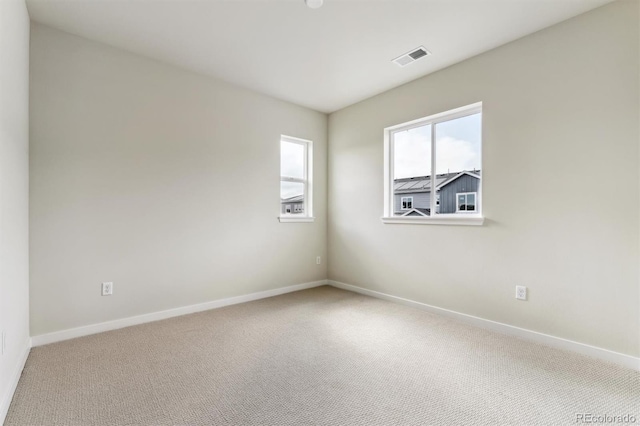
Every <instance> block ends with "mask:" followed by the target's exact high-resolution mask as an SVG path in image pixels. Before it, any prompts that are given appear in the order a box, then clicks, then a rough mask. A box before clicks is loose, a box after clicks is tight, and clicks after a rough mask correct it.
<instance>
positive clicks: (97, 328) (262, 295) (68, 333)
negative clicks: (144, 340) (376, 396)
mask: <svg viewBox="0 0 640 426" xmlns="http://www.w3.org/2000/svg"><path fill="white" fill-rule="evenodd" d="M326 284H327V280H320V281H313V282H309V283H303V284H296V285H291V286H288V287H280V288H276V289H273V290H265V291H259V292H257V293H251V294H245V295H242V296H235V297H228V298H226V299H218V300H212V301H210V302H205V303H199V304H197V305H190V306H182V307H180V308H174V309H167V310H166V311H159V312H152V313H150V314H144V315H137V316H135V317H128V318H122V319H118V320H113V321H107V322H102V323H98V324H91V325H86V326H83V327H77V328H70V329H68V330H62V331H55V332H53V333H47V334H41V335H39V336H32V337H31V341H32V345H33V346H34V347H35V346H42V345H48V344H49V343H55V342H61V341H63V340H69V339H75V338H76V337H82V336H88V335H90V334H97V333H102V332H104V331H110V330H117V329H119V328H124V327H130V326H132V325H138V324H144V323H148V322H152V321H158V320H163V319H167V318H172V317H177V316H180V315H187V314H193V313H196V312H202V311H208V310H210V309H216V308H222V307H224V306H230V305H236V304H238V303H245V302H251V301H253V300H258V299H266V298H267V297H273V296H279V295H281V294H285V293H291V292H294V291H299V290H306V289H308V288H313V287H319V286H321V285H326Z"/></svg>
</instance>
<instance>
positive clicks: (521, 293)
mask: <svg viewBox="0 0 640 426" xmlns="http://www.w3.org/2000/svg"><path fill="white" fill-rule="evenodd" d="M516 299H518V300H527V288H526V287H525V286H523V285H517V286H516Z"/></svg>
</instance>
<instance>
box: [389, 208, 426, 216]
mask: <svg viewBox="0 0 640 426" xmlns="http://www.w3.org/2000/svg"><path fill="white" fill-rule="evenodd" d="M430 211H431V210H430V209H421V208H418V207H416V208H413V209H411V210H409V211H408V212H406V213H404V214H403V215H402V216H429V212H430ZM396 214H399V213H396Z"/></svg>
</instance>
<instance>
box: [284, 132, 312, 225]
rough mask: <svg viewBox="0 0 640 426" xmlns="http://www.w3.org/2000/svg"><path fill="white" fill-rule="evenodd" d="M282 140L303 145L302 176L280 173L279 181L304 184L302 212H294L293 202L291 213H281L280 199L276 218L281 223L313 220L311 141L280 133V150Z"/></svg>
mask: <svg viewBox="0 0 640 426" xmlns="http://www.w3.org/2000/svg"><path fill="white" fill-rule="evenodd" d="M282 142H289V143H295V144H299V145H302V146H303V147H304V154H303V155H304V170H303V177H302V178H296V177H291V176H282V175H280V182H298V183H302V184H303V185H304V199H303V201H302V206H303V207H302V208H303V212H304V213H303V214H300V213H294V211H295V207H293V204H292V207H291V213H282V200H280V209H279V211H280V216H278V220H279V221H280V222H282V223H291V222H313V221H314V220H315V218H314V217H313V142H312V141H310V140H307V139H300V138H296V137H293V136H286V135H280V141H279V143H278V148H279V150H282ZM285 210H286V209H285Z"/></svg>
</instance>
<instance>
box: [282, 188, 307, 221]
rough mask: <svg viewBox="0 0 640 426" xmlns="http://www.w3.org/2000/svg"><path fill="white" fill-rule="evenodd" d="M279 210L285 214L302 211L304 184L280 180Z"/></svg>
mask: <svg viewBox="0 0 640 426" xmlns="http://www.w3.org/2000/svg"><path fill="white" fill-rule="evenodd" d="M280 204H281V208H280V211H281V212H282V213H285V214H301V213H304V184H303V183H300V182H284V181H281V182H280Z"/></svg>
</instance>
